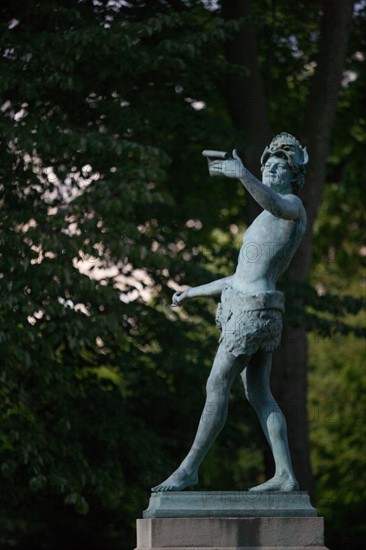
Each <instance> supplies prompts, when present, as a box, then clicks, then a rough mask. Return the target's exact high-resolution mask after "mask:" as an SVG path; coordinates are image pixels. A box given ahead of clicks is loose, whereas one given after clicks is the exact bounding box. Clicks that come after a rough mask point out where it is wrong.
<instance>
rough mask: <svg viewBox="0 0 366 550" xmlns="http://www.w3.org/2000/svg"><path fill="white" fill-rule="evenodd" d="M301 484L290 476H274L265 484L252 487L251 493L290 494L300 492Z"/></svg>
mask: <svg viewBox="0 0 366 550" xmlns="http://www.w3.org/2000/svg"><path fill="white" fill-rule="evenodd" d="M298 490H299V484H298V483H297V481H296V479H295V478H294V477H292V476H291V477H290V476H274V477H272V478H271V479H269V480H268V481H266V482H265V483H261V484H260V485H256V486H255V487H251V488H250V489H249V491H252V492H253V493H262V492H268V491H281V492H283V493H290V492H291V491H298Z"/></svg>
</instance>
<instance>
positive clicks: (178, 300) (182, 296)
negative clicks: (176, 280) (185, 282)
mask: <svg viewBox="0 0 366 550" xmlns="http://www.w3.org/2000/svg"><path fill="white" fill-rule="evenodd" d="M188 290H189V288H187V290H183V291H179V292H175V293H174V294H173V297H172V304H171V307H178V306H181V305H183V303H184V302H185V301H186V300H187V299H188Z"/></svg>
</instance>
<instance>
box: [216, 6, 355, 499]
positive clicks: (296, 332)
mask: <svg viewBox="0 0 366 550" xmlns="http://www.w3.org/2000/svg"><path fill="white" fill-rule="evenodd" d="M353 4H354V2H353V0H325V1H324V9H323V18H322V25H321V34H320V42H319V49H318V60H317V69H316V72H315V75H314V77H313V82H312V86H311V90H310V94H309V98H308V101H307V107H306V109H305V115H304V121H305V123H304V127H303V132H302V135H301V136H298V137H299V138H300V141H301V142H302V143H303V144H305V145H307V146H308V150H309V155H310V165H309V170H308V175H307V178H306V185H305V188H304V191H303V192H302V199H303V202H304V205H305V208H306V210H307V214H308V226H307V231H306V234H305V236H304V238H303V240H302V243H301V245H300V248H299V251H298V252H297V254H296V256H295V258H294V261H293V262H292V264H291V266H290V268H289V270H288V272H287V277H288V278H289V279H290V280H292V281H293V282H296V283H301V282H304V281H306V280H307V278H308V275H309V270H310V265H311V244H312V228H313V224H314V221H315V219H316V216H317V212H318V208H319V204H320V201H321V197H322V193H323V188H324V181H325V169H326V159H327V155H328V150H329V143H330V135H331V128H332V123H333V119H334V115H335V111H336V106H337V97H338V92H339V89H340V85H341V79H342V74H343V70H344V63H345V57H346V51H347V43H348V36H349V31H350V24H351V20H352V12H353ZM222 6H223V15H224V17H225V18H226V19H235V18H239V17H246V18H248V20H247V23H246V25H245V26H244V27H242V28H241V29H240V31H238V32H237V33H236V34H235V36H234V37H233V39H232V40H231V41H230V43H228V44H227V58H228V61H229V62H231V63H236V64H239V65H244V66H246V67H247V68H248V70H249V74H248V76H246V77H243V76H238V75H235V74H231V75H228V81H227V98H228V106H229V110H230V113H231V115H232V117H233V120H234V124H235V125H236V127H237V128H238V129H241V130H243V132H246V136H247V137H248V144H247V145H246V146H245V147H244V150H245V162H246V165H247V166H248V168H249V169H250V170H251V171H253V172H254V173H256V174H257V175H258V168H259V158H260V155H261V153H262V151H263V149H264V146H265V145H266V144H268V143H269V141H270V137H271V136H270V125H269V118H268V109H267V105H266V100H265V94H264V86H263V81H262V79H261V76H260V70H259V64H258V56H257V47H256V38H255V31H254V26H253V23H252V19H251V16H252V10H251V0H243V1H240V0H234V1H231V0H223V1H222ZM284 125H285V121H284ZM288 130H289V131H290V132H291V129H290V128H289V129H288ZM255 214H256V210H255V209H254V208H253V206H252V205H251V207H250V212H249V216H250V218H252V217H253V216H254V215H255ZM273 359H274V361H273V377H272V388H273V392H274V394H275V396H276V398H277V399H278V401H279V403H280V406H281V408H282V409H283V412H284V414H285V416H286V419H287V423H288V436H289V443H290V449H291V455H292V458H293V464H294V470H295V474H296V476H297V478H298V480H299V483H300V487H301V489H302V490H307V491H309V493H310V495H311V496H312V497H313V498H314V497H315V489H314V481H313V476H312V472H311V464H310V451H309V435H308V433H309V432H308V418H307V403H306V398H307V337H306V332H305V329H304V328H303V327H299V328H291V327H287V328H286V329H285V330H284V334H283V342H282V346H281V349H280V350H279V351H278V352H277V353H276V354H274V358H273Z"/></svg>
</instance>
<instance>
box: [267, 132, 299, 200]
mask: <svg viewBox="0 0 366 550" xmlns="http://www.w3.org/2000/svg"><path fill="white" fill-rule="evenodd" d="M272 156H276V157H280V158H283V159H285V160H287V162H288V164H289V166H290V168H291V170H292V172H293V175H294V176H293V180H292V187H293V191H294V193H295V194H296V193H297V192H298V190H299V189H300V188H301V187H302V186H303V185H304V179H305V165H306V164H307V163H308V162H309V155H308V153H307V151H306V147H302V146H301V144H300V142H299V141H298V140H297V139H296V138H295V137H294V136H292V135H291V134H287V133H286V132H281V134H278V136H276V137H274V138H273V139H272V141H271V143H270V145H269V146H268V147H266V148H265V150H264V151H263V154H262V157H261V168H262V171H263V168H264V165H265V164H266V162H267V160H268V159H269V158H270V157H272Z"/></svg>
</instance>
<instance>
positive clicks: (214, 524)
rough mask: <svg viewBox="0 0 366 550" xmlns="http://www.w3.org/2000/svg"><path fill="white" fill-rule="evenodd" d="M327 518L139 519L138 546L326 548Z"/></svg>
mask: <svg viewBox="0 0 366 550" xmlns="http://www.w3.org/2000/svg"><path fill="white" fill-rule="evenodd" d="M323 530H324V528H323V518H314V517H310V518H306V517H303V518H294V517H291V518H280V517H272V518H270V517H268V518H152V519H138V520H137V547H136V549H135V550H182V549H183V548H184V550H197V549H199V550H254V549H255V550H257V549H258V550H259V549H261V550H270V549H271V550H272V549H273V550H284V549H286V550H326V548H325V546H324V545H323Z"/></svg>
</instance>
